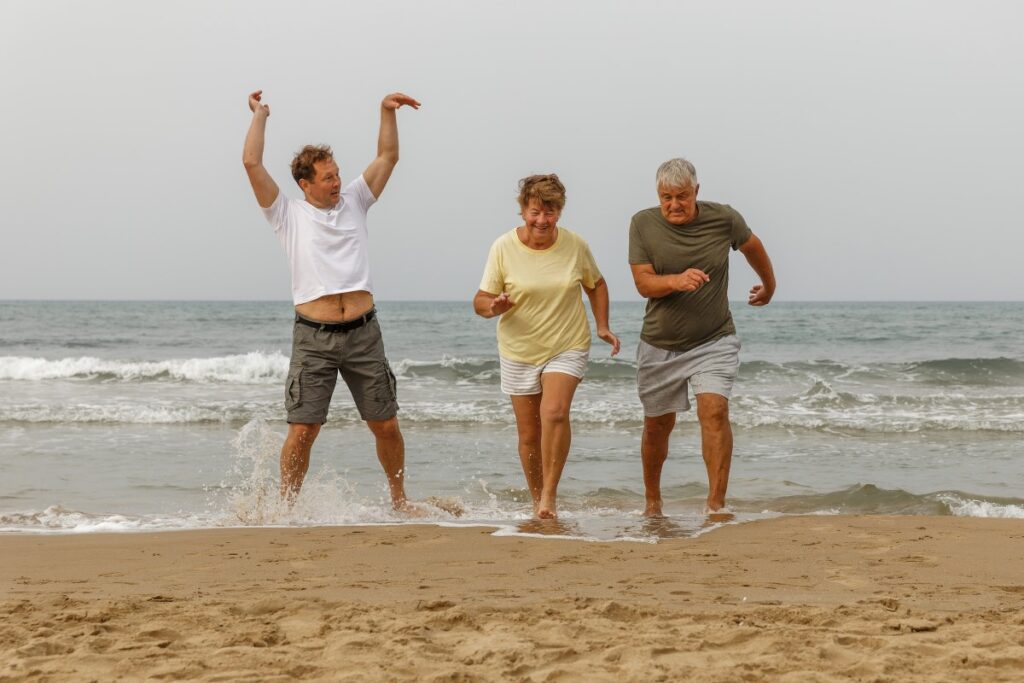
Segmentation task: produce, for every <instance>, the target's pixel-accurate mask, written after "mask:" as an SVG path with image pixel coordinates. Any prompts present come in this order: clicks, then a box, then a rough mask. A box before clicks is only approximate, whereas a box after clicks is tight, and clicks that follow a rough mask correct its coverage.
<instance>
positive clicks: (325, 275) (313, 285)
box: [261, 175, 377, 306]
mask: <svg viewBox="0 0 1024 683" xmlns="http://www.w3.org/2000/svg"><path fill="white" fill-rule="evenodd" d="M376 201H377V198H376V197H374V196H373V192H371V191H370V186H369V185H367V184H366V180H364V179H363V176H361V175H360V176H359V177H358V178H356V179H355V180H353V181H352V182H351V183H349V184H348V185H346V186H345V187H343V188H342V189H341V199H340V200H339V201H338V204H337V205H336V206H335V207H334V208H332V209H326V210H325V209H318V208H316V207H315V206H313V205H312V204H310V203H309V202H307V201H306V200H305V199H289V198H288V197H285V196H284V192H278V193H277V199H275V200H274V203H273V204H271V205H270V207H269V208H266V209H262V210H263V215H264V216H265V217H266V219H267V222H268V223H270V225H271V227H273V228H274V232H275V233H276V234H277V239H278V240H280V242H281V246H283V247H284V250H285V252H286V253H287V254H288V263H289V265H290V266H291V271H292V299H293V301H294V302H295V305H296V306H298V305H299V304H304V303H306V302H307V301H313V300H314V299H319V298H320V297H322V296H325V295H327V294H340V293H342V292H356V291H359V290H365V291H367V292H371V293H372V292H373V283H372V282H371V281H370V252H369V236H368V234H367V231H366V212H367V211H368V210H369V208H370V207H371V206H373V204H374V202H376ZM261 208H262V207H261Z"/></svg>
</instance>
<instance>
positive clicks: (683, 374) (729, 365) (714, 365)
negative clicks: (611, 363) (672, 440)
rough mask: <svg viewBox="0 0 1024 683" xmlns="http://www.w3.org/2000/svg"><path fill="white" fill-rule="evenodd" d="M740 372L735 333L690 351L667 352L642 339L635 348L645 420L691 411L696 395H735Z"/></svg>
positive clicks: (638, 381)
mask: <svg viewBox="0 0 1024 683" xmlns="http://www.w3.org/2000/svg"><path fill="white" fill-rule="evenodd" d="M739 369H740V340H739V338H738V337H737V336H736V335H735V334H730V335H726V336H724V337H719V338H718V339H714V340H712V341H709V342H708V343H706V344H701V345H700V346H698V347H696V348H693V349H690V350H689V351H666V350H665V349H659V348H658V347H656V346H651V345H650V344H648V343H647V342H645V341H644V340H642V339H641V340H640V344H639V346H637V349H636V386H637V391H638V393H639V394H640V402H641V403H642V404H643V405H644V415H645V416H646V417H658V416H659V415H667V414H668V413H676V412H679V411H682V410H689V409H690V398H689V396H688V395H687V394H688V391H687V385H688V384H692V385H693V393H694V395H695V396H696V395H697V394H720V395H722V396H725V397H726V398H729V397H730V396H732V385H733V383H734V382H735V381H736V375H737V373H739Z"/></svg>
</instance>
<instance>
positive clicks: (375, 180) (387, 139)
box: [363, 92, 420, 198]
mask: <svg viewBox="0 0 1024 683" xmlns="http://www.w3.org/2000/svg"><path fill="white" fill-rule="evenodd" d="M404 104H407V105H409V106H410V107H412V108H413V109H419V108H420V103H419V102H417V101H416V100H415V99H413V98H411V97H409V96H408V95H404V94H402V93H400V92H395V93H391V94H390V95H388V96H387V97H385V98H384V99H383V100H382V101H381V103H380V133H378V135H377V157H376V158H375V159H374V160H373V161H371V162H370V165H369V166H367V167H366V170H365V171H363V179H364V180H365V181H366V184H367V185H369V186H370V192H372V193H373V196H374V197H378V198H379V197H380V193H381V192H383V191H384V186H385V185H387V184H388V179H389V178H391V172H392V171H394V170H395V164H397V163H398V117H397V116H396V115H395V112H396V111H397V110H398V108H399V107H401V106H402V105H404Z"/></svg>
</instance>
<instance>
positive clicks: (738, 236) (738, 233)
mask: <svg viewBox="0 0 1024 683" xmlns="http://www.w3.org/2000/svg"><path fill="white" fill-rule="evenodd" d="M729 212H730V213H731V214H732V232H731V233H730V235H729V241H730V242H731V244H732V248H733V250H736V249H739V248H740V247H742V246H743V244H744V243H745V242H746V241H747V240H749V239H750V236H751V235H753V234H754V233H753V232H751V230H750V228H748V227H747V222H746V221H745V220H743V216H741V215H740V212H739V211H737V210H736V209H734V208H732V207H731V206H730V207H729Z"/></svg>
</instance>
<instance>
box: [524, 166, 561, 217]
mask: <svg viewBox="0 0 1024 683" xmlns="http://www.w3.org/2000/svg"><path fill="white" fill-rule="evenodd" d="M533 199H536V200H537V201H538V202H540V203H541V205H542V206H543V207H544V208H546V209H557V210H558V211H561V210H562V208H563V207H564V206H565V185H563V184H562V181H561V180H559V179H558V176H557V175H555V174H554V173H548V174H547V175H531V176H527V177H526V178H523V179H522V180H520V181H519V208H520V209H525V208H526V207H527V205H529V203H530V200H533Z"/></svg>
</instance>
